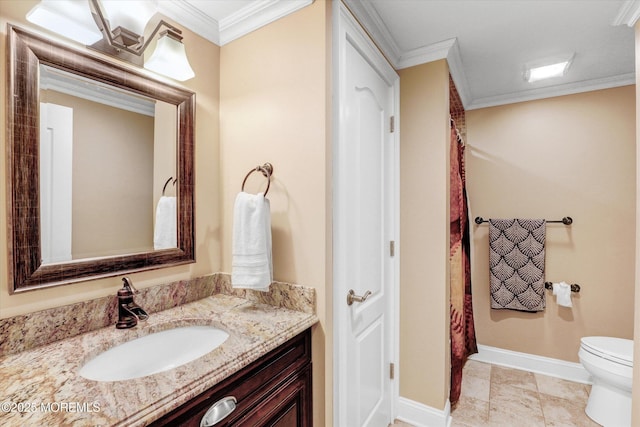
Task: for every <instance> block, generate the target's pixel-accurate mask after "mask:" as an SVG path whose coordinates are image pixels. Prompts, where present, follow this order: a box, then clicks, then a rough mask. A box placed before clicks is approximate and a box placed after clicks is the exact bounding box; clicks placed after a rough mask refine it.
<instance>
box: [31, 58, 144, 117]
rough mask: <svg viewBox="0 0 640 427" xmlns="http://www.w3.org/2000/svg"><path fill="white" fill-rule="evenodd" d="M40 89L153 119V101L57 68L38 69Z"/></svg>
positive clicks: (45, 67)
mask: <svg viewBox="0 0 640 427" xmlns="http://www.w3.org/2000/svg"><path fill="white" fill-rule="evenodd" d="M40 89H50V90H54V91H56V92H61V93H65V94H67V95H71V96H75V97H77V98H81V99H86V100H88V101H93V102H96V103H98V104H103V105H108V106H110V107H114V108H118V109H121V110H126V111H131V112H134V113H138V114H143V115H145V116H150V117H153V116H154V115H155V111H156V103H155V100H150V99H147V98H144V97H142V96H136V95H132V94H131V93H129V92H127V91H124V90H120V89H117V88H115V87H114V86H111V85H108V84H106V83H101V82H98V81H95V80H91V79H88V78H85V77H82V76H78V75H75V74H71V73H68V72H66V71H62V70H59V69H57V68H53V67H49V66H44V67H41V68H40Z"/></svg>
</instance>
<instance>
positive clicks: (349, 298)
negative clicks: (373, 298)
mask: <svg viewBox="0 0 640 427" xmlns="http://www.w3.org/2000/svg"><path fill="white" fill-rule="evenodd" d="M369 295H371V291H367V292H365V293H364V295H362V296H360V295H356V293H355V292H354V290H353V289H349V293H348V294H347V305H351V304H353V303H354V302H364V301H365V300H366V299H367V298H369Z"/></svg>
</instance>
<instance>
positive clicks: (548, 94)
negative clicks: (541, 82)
mask: <svg viewBox="0 0 640 427" xmlns="http://www.w3.org/2000/svg"><path fill="white" fill-rule="evenodd" d="M635 83H636V75H635V73H628V74H621V75H618V76H613V77H606V78H603V79H594V80H585V81H582V82H576V83H568V84H564V85H557V86H550V87H545V88H540V89H531V90H526V91H521V92H516V93H510V94H506V95H499V96H490V97H485V98H478V99H474V100H472V102H471V103H470V105H465V110H476V109H478V108H486V107H495V106H498V105H504V104H513V103H516V102H525V101H534V100H537V99H543V98H552V97H555V96H563V95H573V94H576V93H581V92H590V91H594V90H602V89H611V88H614V87H619V86H628V85H633V84H635Z"/></svg>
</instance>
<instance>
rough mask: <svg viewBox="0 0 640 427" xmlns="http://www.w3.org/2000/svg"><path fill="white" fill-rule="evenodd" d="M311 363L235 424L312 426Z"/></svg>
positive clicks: (271, 426) (282, 426) (291, 426)
mask: <svg viewBox="0 0 640 427" xmlns="http://www.w3.org/2000/svg"><path fill="white" fill-rule="evenodd" d="M311 408H312V397H311V364H309V365H307V366H306V367H305V368H304V369H303V370H301V371H298V372H297V373H296V374H295V375H293V376H292V377H291V378H289V379H288V380H287V381H286V382H285V383H283V384H282V385H281V386H280V387H279V388H278V389H277V390H276V391H275V392H274V393H273V394H272V395H270V396H269V398H268V399H266V400H264V401H262V402H260V403H259V404H258V405H256V406H255V407H254V408H253V409H252V410H251V411H250V412H248V413H247V414H245V415H244V416H243V417H242V418H241V419H239V420H236V421H235V422H233V423H232V425H233V426H238V427H239V426H252V427H253V426H255V427H258V426H260V427H311V425H312V423H313V414H312V410H311Z"/></svg>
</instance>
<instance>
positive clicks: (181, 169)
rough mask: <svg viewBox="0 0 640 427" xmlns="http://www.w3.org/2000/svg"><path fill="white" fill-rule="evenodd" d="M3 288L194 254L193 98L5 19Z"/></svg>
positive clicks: (186, 259) (190, 258)
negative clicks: (6, 245)
mask: <svg viewBox="0 0 640 427" xmlns="http://www.w3.org/2000/svg"><path fill="white" fill-rule="evenodd" d="M7 43H8V49H7V53H8V59H9V60H8V63H9V64H8V65H9V73H8V92H9V94H10V95H9V96H8V97H7V98H8V99H9V102H8V115H7V117H8V122H7V129H8V134H9V136H8V140H7V149H8V150H7V156H8V157H7V182H8V193H7V196H8V197H7V204H8V206H7V208H8V225H9V242H8V243H9V255H10V263H9V264H10V265H9V267H10V268H9V273H10V292H11V293H14V292H22V291H28V290H33V289H38V288H43V287H50V286H56V285H61V284H66V283H72V282H77V281H83V280H89V279H94V278H99V277H108V276H114V275H118V274H123V273H130V272H134V271H141V270H148V269H156V268H162V267H167V266H174V265H179V264H185V263H191V262H194V261H195V251H194V228H193V227H194V217H193V204H194V200H193V199H194V197H193V191H194V174H193V148H194V120H195V117H194V114H195V94H194V93H193V92H191V91H188V90H185V89H183V88H180V87H176V86H173V85H169V84H167V83H164V82H162V81H159V80H155V79H153V78H151V77H149V76H148V75H147V74H145V73H144V72H141V71H138V70H137V69H135V68H133V67H130V66H124V65H121V63H119V62H114V61H113V60H107V59H103V57H100V56H95V54H91V53H88V52H86V51H84V50H76V49H73V48H70V47H68V46H66V45H62V44H58V43H56V42H53V41H51V40H48V39H46V38H43V37H41V36H39V35H35V34H31V33H29V32H27V31H24V30H22V29H20V28H18V27H15V26H13V25H9V26H8V31H7Z"/></svg>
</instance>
